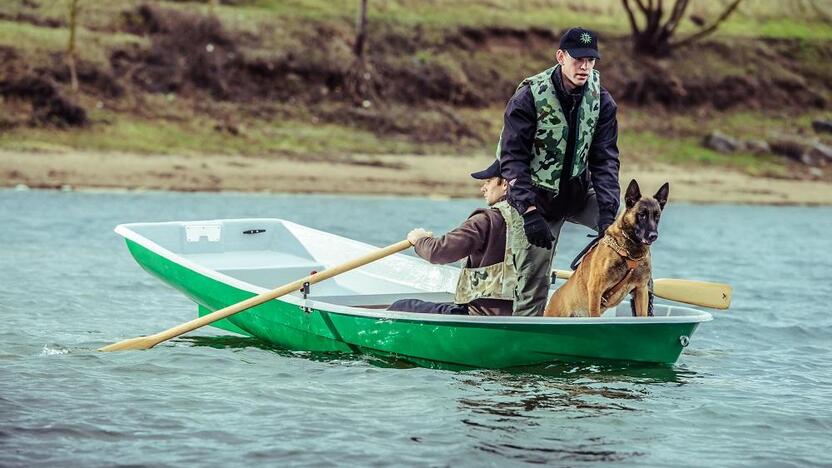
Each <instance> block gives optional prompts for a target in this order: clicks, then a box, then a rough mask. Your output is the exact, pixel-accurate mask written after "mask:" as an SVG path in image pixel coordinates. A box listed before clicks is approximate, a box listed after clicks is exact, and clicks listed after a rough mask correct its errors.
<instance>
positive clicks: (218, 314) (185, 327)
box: [99, 240, 412, 351]
mask: <svg viewBox="0 0 832 468" xmlns="http://www.w3.org/2000/svg"><path fill="white" fill-rule="evenodd" d="M411 245H412V244H411V243H410V241H408V240H403V241H400V242H397V243H395V244H392V245H389V246H387V247H384V248H383V249H378V250H375V251H373V252H370V253H368V254H367V255H364V256H363V257H359V258H356V259H354V260H350V261H348V262H346V263H342V264H340V265H336V266H334V267H332V268H328V269H326V270H324V271H320V272H317V273H314V274H311V275H309V276H306V277H303V278H301V279H299V280H297V281H293V282H291V283H288V284H284V285H283V286H280V287H277V288H275V289H272V290H271V291H266V292H264V293H260V294H258V295H256V296H254V297H251V298H248V299H246V300H244V301H242V302H238V303H236V304H233V305H230V306H228V307H225V308H223V309H220V310H218V311H215V312H212V313H210V314H208V315H203V316H202V317H199V318H197V319H194V320H191V321H190V322H185V323H183V324H181V325H178V326H176V327H173V328H170V329H168V330H165V331H162V332H159V333H157V334H155V335H150V336H143V337H139V338H133V339H131V340H125V341H120V342H118V343H114V344H111V345H108V346H105V347H103V348H101V349H99V351H120V350H124V349H148V348H152V347H153V346H156V345H157V344H159V343H161V342H163V341H167V340H169V339H171V338H175V337H177V336H179V335H182V334H185V333H188V332H189V331H192V330H196V329H197V328H200V327H204V326H205V325H208V324H210V323H213V322H216V321H217V320H222V319H224V318H226V317H229V316H231V315H234V314H236V313H238V312H242V311H244V310H246V309H250V308H252V307H254V306H257V305H260V304H262V303H264V302H266V301H270V300H272V299H276V298H278V297H281V296H284V295H286V294H289V293H291V292H293V291H297V290H298V289H300V288H301V287H302V286H303V285H304V283H309V284H315V283H319V282H321V281H324V280H326V279H329V278H332V277H333V276H336V275H340V274H341V273H345V272H347V271H350V270H353V269H355V268H358V267H360V266H364V265H366V264H368V263H372V262H374V261H376V260H379V259H381V258H384V257H387V256H390V255H392V254H394V253H397V252H401V251H403V250H407V249H408V248H410V246H411Z"/></svg>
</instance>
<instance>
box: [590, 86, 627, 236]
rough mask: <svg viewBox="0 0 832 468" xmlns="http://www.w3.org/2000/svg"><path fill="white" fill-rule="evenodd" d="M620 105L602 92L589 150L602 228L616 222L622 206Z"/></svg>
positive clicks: (600, 226) (606, 92) (591, 176)
mask: <svg viewBox="0 0 832 468" xmlns="http://www.w3.org/2000/svg"><path fill="white" fill-rule="evenodd" d="M617 110H618V106H617V105H616V104H615V101H614V100H613V98H612V96H611V95H610V93H609V92H608V91H607V90H606V89H603V88H602V89H601V110H600V113H599V116H598V126H597V127H596V128H595V135H594V136H593V137H592V144H591V145H590V147H589V161H588V164H589V173H590V178H591V180H592V186H593V187H594V188H595V196H596V198H597V200H598V225H599V226H598V227H599V228H606V227H607V226H609V225H610V224H612V222H613V221H614V220H615V216H616V214H618V207H619V205H620V204H621V201H620V197H621V188H620V185H619V181H618V169H619V167H620V165H621V163H620V161H619V159H618V118H617V117H616V112H617Z"/></svg>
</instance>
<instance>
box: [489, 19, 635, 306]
mask: <svg viewBox="0 0 832 468" xmlns="http://www.w3.org/2000/svg"><path fill="white" fill-rule="evenodd" d="M556 56H557V61H558V63H557V65H555V66H554V67H552V68H549V69H547V70H544V71H543V72H541V73H538V74H537V75H534V76H532V77H530V78H526V79H525V80H523V81H522V82H521V83H520V85H519V86H518V88H517V91H516V92H515V93H514V96H512V98H511V100H509V102H508V105H507V106H506V111H505V116H504V126H503V131H502V134H501V135H500V142H499V144H498V147H497V158H498V159H499V161H500V165H501V170H502V172H501V174H502V176H503V178H504V179H506V180H508V184H509V190H508V197H507V199H508V203H509V204H510V205H511V206H512V207H514V208H515V209H516V210H517V212H519V213H522V216H523V230H524V232H525V235H526V238H527V239H528V242H529V244H530V246H529V247H528V248H527V249H525V250H523V251H521V252H518V253H517V267H518V284H517V291H516V298H515V302H514V315H541V314H542V313H543V309H544V307H545V305H546V296H547V292H548V290H549V285H550V283H551V279H550V278H551V276H550V275H551V268H552V257H553V255H554V251H555V246H556V245H557V241H558V236H559V234H560V230H561V227H563V223H564V222H565V221H570V222H574V223H578V224H583V225H584V226H587V227H589V228H591V229H595V230H597V231H598V235H599V236H602V235H603V234H604V231H605V230H606V229H607V227H608V226H609V225H610V224H612V222H613V221H614V220H615V216H616V214H617V213H618V207H619V203H620V202H619V197H620V188H619V182H618V168H619V161H618V121H617V119H616V104H615V101H614V100H613V98H612V96H610V93H609V92H607V90H606V89H604V88H603V87H602V86H601V80H600V74H599V73H598V71H597V70H595V69H594V68H595V62H596V60H599V59H600V58H601V56H600V54H599V53H598V36H597V35H596V34H595V33H594V32H592V31H589V30H586V29H583V28H580V27H578V28H572V29H570V30H568V31H567V32H566V33H565V34H564V35H563V37H561V39H560V45H559V47H558V50H557V53H556Z"/></svg>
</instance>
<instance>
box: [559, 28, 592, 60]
mask: <svg viewBox="0 0 832 468" xmlns="http://www.w3.org/2000/svg"><path fill="white" fill-rule="evenodd" d="M558 48H559V49H561V50H565V51H567V52H569V55H571V56H572V58H576V59H579V58H585V57H589V58H596V59H600V58H601V54H600V53H598V35H597V34H595V33H594V32H592V31H590V30H589V29H584V28H581V27H577V28H572V29H570V30H569V31H566V32H565V33H564V34H563V36H561V38H560V45H559V46H558Z"/></svg>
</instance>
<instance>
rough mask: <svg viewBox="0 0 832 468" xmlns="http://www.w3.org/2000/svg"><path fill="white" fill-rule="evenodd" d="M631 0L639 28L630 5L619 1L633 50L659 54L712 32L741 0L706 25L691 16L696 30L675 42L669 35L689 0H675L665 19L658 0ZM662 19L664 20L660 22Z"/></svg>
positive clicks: (626, 1) (733, 3)
mask: <svg viewBox="0 0 832 468" xmlns="http://www.w3.org/2000/svg"><path fill="white" fill-rule="evenodd" d="M633 1H634V2H635V4H636V6H638V10H639V11H640V12H641V17H642V21H641V23H642V24H641V27H639V24H638V23H639V22H638V21H636V17H635V14H634V13H633V8H632V7H631V6H630V0H621V2H622V4H623V5H624V9H625V10H626V11H627V18H628V19H629V20H630V29H631V30H632V38H633V49H634V50H635V51H636V52H638V53H643V54H648V55H652V56H656V57H662V56H667V55H670V54H671V52H672V51H673V50H675V49H678V48H681V47H685V46H687V45H690V44H691V43H693V42H694V41H697V40H699V39H702V38H703V37H705V36H707V35H708V34H711V33H713V32H714V31H716V29H717V27H719V25H720V24H721V23H722V22H723V21H725V20H726V19H727V18H728V17H729V16H731V13H733V12H734V10H736V9H737V6H739V4H740V2H741V1H742V0H733V1H732V2H731V4H730V5H728V6H727V7H726V8H725V10H724V11H723V12H722V13H721V14H720V15H719V17H718V18H717V19H716V20H714V21H713V22H712V23H711V24H710V25H706V24H705V22H704V21H703V20H702V19H701V18H698V17H697V18H692V20H694V23H695V24H697V25H698V26H700V29H699V31H697V32H695V33H693V34H691V35H690V36H688V37H686V38H684V39H680V40H677V41H673V40H672V37H673V35H674V33H675V32H676V28H678V27H679V23H680V22H681V20H682V19H683V18H684V16H685V10H687V8H688V3H690V2H689V0H675V2H674V3H673V8H671V9H670V14H669V15H668V17H667V18H664V16H665V10H664V8H663V5H662V0H633ZM663 21H664V23H662V22H663Z"/></svg>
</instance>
